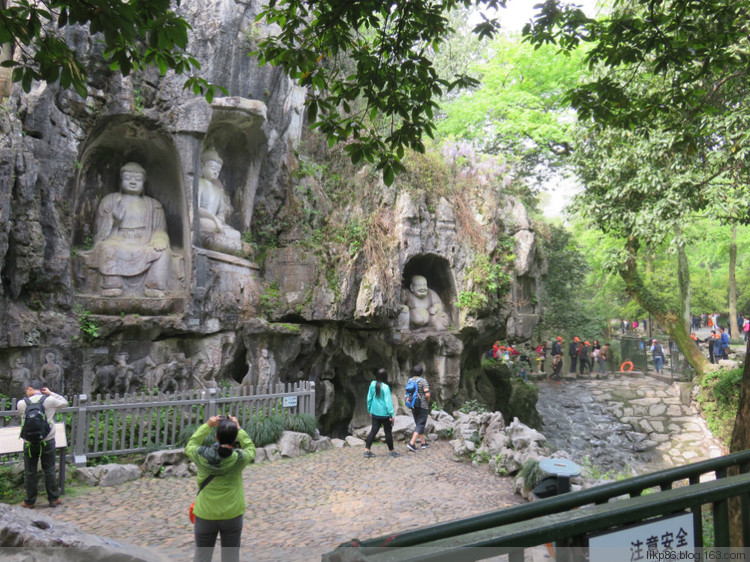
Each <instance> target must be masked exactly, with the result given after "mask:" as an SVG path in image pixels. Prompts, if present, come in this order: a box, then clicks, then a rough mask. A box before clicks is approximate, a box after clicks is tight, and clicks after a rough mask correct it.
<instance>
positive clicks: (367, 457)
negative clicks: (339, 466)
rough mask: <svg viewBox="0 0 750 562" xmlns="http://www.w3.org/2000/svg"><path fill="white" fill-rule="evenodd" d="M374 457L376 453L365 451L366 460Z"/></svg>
mask: <svg viewBox="0 0 750 562" xmlns="http://www.w3.org/2000/svg"><path fill="white" fill-rule="evenodd" d="M374 456H375V453H373V452H372V451H365V458H366V459H371V458H372V457H374Z"/></svg>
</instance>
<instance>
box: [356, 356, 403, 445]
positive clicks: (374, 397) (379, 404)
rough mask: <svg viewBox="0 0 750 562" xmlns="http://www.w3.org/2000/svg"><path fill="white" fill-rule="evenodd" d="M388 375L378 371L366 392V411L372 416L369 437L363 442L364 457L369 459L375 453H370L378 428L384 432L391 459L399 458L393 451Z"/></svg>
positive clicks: (382, 370)
mask: <svg viewBox="0 0 750 562" xmlns="http://www.w3.org/2000/svg"><path fill="white" fill-rule="evenodd" d="M387 380H388V373H387V371H386V370H385V369H378V371H377V373H375V380H374V381H372V382H371V383H370V389H369V391H368V392H367V411H368V412H370V415H371V416H372V428H371V429H370V435H368V436H367V441H366V442H365V457H366V458H368V459H369V458H371V457H374V456H375V453H373V452H372V451H370V447H371V446H372V442H373V441H374V440H375V436H376V435H377V434H378V430H379V429H380V426H381V425H382V426H383V431H385V443H386V445H388V450H389V451H390V453H388V454H389V455H390V456H391V457H398V456H400V455H399V454H398V453H397V452H396V451H394V450H393V433H392V431H391V430H392V429H393V415H394V413H393V400H391V389H390V388H389V387H388V385H387V384H386V381H387Z"/></svg>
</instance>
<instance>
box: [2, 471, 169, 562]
mask: <svg viewBox="0 0 750 562" xmlns="http://www.w3.org/2000/svg"><path fill="white" fill-rule="evenodd" d="M136 468H138V467H136ZM139 470H140V469H139ZM0 547H3V560H9V561H18V562H20V561H21V560H45V562H77V561H79V560H87V561H91V562H97V561H103V562H104V561H106V562H112V561H115V560H116V561H117V562H139V561H143V562H167V560H168V558H167V557H166V556H162V555H160V554H158V553H156V552H152V551H151V550H149V549H148V548H145V547H143V546H140V545H139V546H135V545H129V544H125V543H118V542H115V541H113V540H111V539H108V538H104V537H99V536H96V535H90V534H88V533H84V532H83V531H81V530H80V529H79V528H78V527H76V526H75V525H72V524H70V523H64V522H61V521H56V520H55V519H53V518H52V517H50V516H48V515H45V514H44V513H40V511H39V510H34V511H31V510H28V509H23V508H22V507H20V506H10V505H7V504H0ZM19 547H23V548H19ZM60 547H63V548H60Z"/></svg>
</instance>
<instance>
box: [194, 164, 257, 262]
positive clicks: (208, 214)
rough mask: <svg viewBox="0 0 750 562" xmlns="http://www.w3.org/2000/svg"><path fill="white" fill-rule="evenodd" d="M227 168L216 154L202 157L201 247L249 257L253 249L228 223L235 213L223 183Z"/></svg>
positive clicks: (199, 193)
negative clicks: (222, 171) (231, 215)
mask: <svg viewBox="0 0 750 562" xmlns="http://www.w3.org/2000/svg"><path fill="white" fill-rule="evenodd" d="M223 164H224V161H223V160H222V159H221V157H220V156H219V154H218V153H217V152H216V151H214V150H207V151H206V152H204V153H203V154H202V155H201V178H200V180H198V204H199V211H200V229H201V244H202V245H203V247H204V248H207V249H209V250H214V251H217V252H223V253H227V254H238V255H249V254H250V247H249V245H248V244H245V243H243V242H242V240H241V235H240V232H239V231H238V230H236V229H234V228H232V227H231V226H229V225H228V224H227V222H226V221H227V215H229V214H231V212H232V210H233V209H232V203H231V201H230V200H229V195H227V192H226V190H225V189H224V185H223V184H222V182H221V180H220V179H219V174H220V172H221V168H222V166H223Z"/></svg>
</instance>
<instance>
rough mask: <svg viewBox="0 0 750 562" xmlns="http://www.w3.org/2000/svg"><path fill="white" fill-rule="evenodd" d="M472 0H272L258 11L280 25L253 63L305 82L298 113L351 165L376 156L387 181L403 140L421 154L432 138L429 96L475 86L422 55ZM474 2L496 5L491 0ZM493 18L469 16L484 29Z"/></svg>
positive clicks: (489, 29) (433, 109) (483, 32)
mask: <svg viewBox="0 0 750 562" xmlns="http://www.w3.org/2000/svg"><path fill="white" fill-rule="evenodd" d="M473 3H474V2H473V1H472V0H449V1H446V2H441V3H439V4H435V3H432V2H425V1H422V0H397V1H396V2H392V3H390V4H383V3H382V2H377V1H374V0H368V1H363V2H349V1H348V0H329V1H326V2H307V1H303V0H287V1H285V2H283V3H276V2H271V3H269V4H268V6H267V7H266V8H265V9H264V10H263V11H262V12H261V13H260V15H259V16H258V19H259V20H260V19H265V21H266V22H267V23H269V24H277V25H278V28H279V29H280V31H279V33H278V34H276V35H274V36H270V37H267V38H265V39H264V40H262V41H261V42H260V44H259V46H258V51H257V53H254V54H257V55H258V56H259V61H260V64H266V63H270V64H273V65H278V66H281V67H282V68H284V70H285V71H286V72H287V74H288V75H289V76H290V77H291V78H293V79H295V80H297V81H298V82H299V83H300V84H301V85H302V87H305V88H307V89H308V92H309V93H308V99H307V115H308V117H309V119H310V121H311V122H312V123H313V127H314V128H316V129H317V130H319V131H320V132H322V133H323V134H324V135H325V136H326V138H327V139H328V142H329V143H330V144H331V145H333V144H335V143H337V142H342V141H348V142H347V144H346V145H345V146H344V150H345V151H346V152H347V154H348V155H349V157H350V158H351V161H352V162H353V163H357V162H360V161H362V160H365V161H368V162H376V165H377V169H378V170H380V171H382V173H383V181H384V182H385V183H386V184H387V185H390V184H391V183H392V182H393V179H394V174H395V173H396V172H398V171H401V170H403V166H402V164H401V163H400V160H401V158H403V156H404V151H405V149H407V148H412V149H414V150H416V151H418V152H424V150H425V147H424V144H423V142H422V137H423V136H424V135H428V136H432V135H433V133H434V130H435V125H434V122H433V118H434V115H435V114H436V113H437V110H438V105H437V102H436V101H435V100H436V98H438V97H439V96H441V95H442V94H443V93H444V92H446V91H449V90H451V89H454V88H462V87H467V86H471V85H474V84H476V81H475V80H473V79H472V78H470V77H468V76H465V75H460V76H457V77H456V78H455V79H453V80H446V79H444V78H441V77H440V76H439V75H438V72H437V71H436V69H435V67H434V66H433V64H432V62H431V61H430V59H429V56H428V55H429V54H430V52H431V51H432V50H437V49H439V48H440V47H441V44H442V43H443V42H444V38H445V36H446V35H447V34H448V33H449V32H450V31H451V30H452V29H451V27H450V22H449V21H448V18H447V14H448V13H449V12H450V11H451V10H452V9H454V8H456V7H459V6H470V5H471V4H473ZM476 3H477V4H483V5H485V6H489V7H497V6H498V5H499V2H498V1H497V0H479V1H478V2H476ZM495 28H496V22H495V21H494V20H489V19H486V18H485V20H484V21H482V22H481V23H479V24H477V26H476V28H475V31H476V33H477V34H478V35H479V36H491V35H492V34H493V33H494V31H495Z"/></svg>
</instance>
